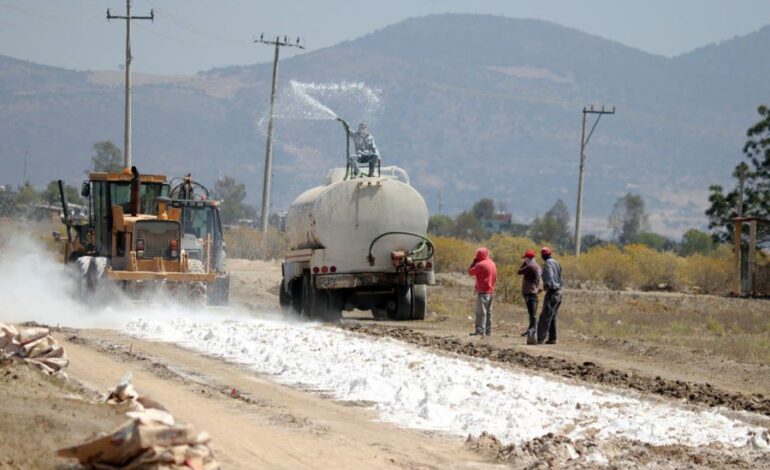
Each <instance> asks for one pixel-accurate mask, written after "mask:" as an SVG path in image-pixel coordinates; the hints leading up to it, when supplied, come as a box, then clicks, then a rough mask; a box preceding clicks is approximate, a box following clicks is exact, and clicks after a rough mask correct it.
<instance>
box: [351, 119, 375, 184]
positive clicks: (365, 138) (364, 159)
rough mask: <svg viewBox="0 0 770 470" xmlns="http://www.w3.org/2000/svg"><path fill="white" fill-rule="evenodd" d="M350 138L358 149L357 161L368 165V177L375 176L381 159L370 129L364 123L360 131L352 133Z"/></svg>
mask: <svg viewBox="0 0 770 470" xmlns="http://www.w3.org/2000/svg"><path fill="white" fill-rule="evenodd" d="M350 136H351V137H352V138H353V145H354V146H355V149H356V161H358V163H366V164H368V165H369V175H368V176H374V167H375V165H376V164H377V160H379V159H380V152H379V150H377V144H375V143H374V137H373V136H372V134H370V133H369V128H368V127H367V126H366V124H364V123H363V122H362V123H360V124H359V125H358V131H356V132H351V133H350Z"/></svg>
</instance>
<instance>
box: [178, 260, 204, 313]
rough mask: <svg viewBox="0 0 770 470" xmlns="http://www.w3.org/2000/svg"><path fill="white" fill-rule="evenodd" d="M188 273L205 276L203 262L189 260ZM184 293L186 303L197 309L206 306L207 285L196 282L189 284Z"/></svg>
mask: <svg viewBox="0 0 770 470" xmlns="http://www.w3.org/2000/svg"><path fill="white" fill-rule="evenodd" d="M187 272H189V273H196V274H205V273H206V269H205V268H204V267H203V262H202V261H201V260H197V259H188V260H187ZM185 287H186V288H185V289H182V291H183V292H184V294H183V295H184V298H183V299H182V300H183V301H184V302H185V303H188V304H191V305H194V306H196V307H203V306H205V305H206V283H205V282H202V281H195V282H190V283H187V285H186V286H185Z"/></svg>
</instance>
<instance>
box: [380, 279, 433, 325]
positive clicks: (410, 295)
mask: <svg viewBox="0 0 770 470" xmlns="http://www.w3.org/2000/svg"><path fill="white" fill-rule="evenodd" d="M426 299H427V294H426V290H425V286H424V285H413V284H412V285H406V286H398V287H397V288H396V310H395V312H391V311H388V317H389V318H390V319H392V320H398V321H407V320H424V319H425V310H426V307H427V302H426Z"/></svg>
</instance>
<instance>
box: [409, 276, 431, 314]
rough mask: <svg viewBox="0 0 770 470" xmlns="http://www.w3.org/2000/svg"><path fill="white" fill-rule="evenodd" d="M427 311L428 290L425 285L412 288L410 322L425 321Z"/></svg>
mask: <svg viewBox="0 0 770 470" xmlns="http://www.w3.org/2000/svg"><path fill="white" fill-rule="evenodd" d="M427 309H428V290H427V289H426V288H425V284H417V285H414V286H412V320H425V312H426V310H427Z"/></svg>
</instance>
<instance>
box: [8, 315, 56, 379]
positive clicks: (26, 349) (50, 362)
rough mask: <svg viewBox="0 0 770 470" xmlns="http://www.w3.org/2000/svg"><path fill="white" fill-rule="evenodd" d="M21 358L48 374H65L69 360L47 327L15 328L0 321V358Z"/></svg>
mask: <svg viewBox="0 0 770 470" xmlns="http://www.w3.org/2000/svg"><path fill="white" fill-rule="evenodd" d="M8 359H11V360H22V361H24V362H28V363H30V364H32V365H34V366H35V367H38V368H39V369H40V370H42V371H43V372H45V373H46V374H50V375H62V376H65V377H66V375H65V374H64V371H63V369H64V368H65V367H67V365H68V364H69V361H68V360H67V354H66V353H65V352H64V348H63V347H62V346H59V344H58V343H57V342H56V340H55V339H53V336H51V332H50V330H49V329H48V328H40V327H29V328H16V327H15V326H13V325H6V324H4V323H0V360H8Z"/></svg>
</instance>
